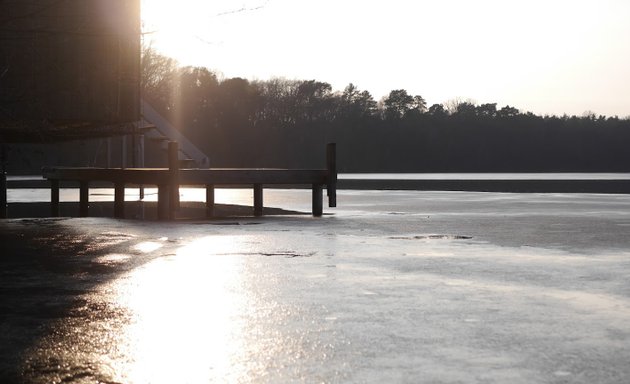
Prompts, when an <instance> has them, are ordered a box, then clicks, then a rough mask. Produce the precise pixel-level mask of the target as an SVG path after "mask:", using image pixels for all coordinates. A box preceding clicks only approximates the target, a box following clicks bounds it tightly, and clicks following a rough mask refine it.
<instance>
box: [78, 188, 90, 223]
mask: <svg viewBox="0 0 630 384" xmlns="http://www.w3.org/2000/svg"><path fill="white" fill-rule="evenodd" d="M89 199H90V189H89V182H87V181H81V182H80V183H79V216H80V217H88V215H89V207H90V202H89Z"/></svg>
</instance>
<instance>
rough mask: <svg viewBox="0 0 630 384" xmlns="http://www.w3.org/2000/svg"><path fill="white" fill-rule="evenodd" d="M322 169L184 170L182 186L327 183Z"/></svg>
mask: <svg viewBox="0 0 630 384" xmlns="http://www.w3.org/2000/svg"><path fill="white" fill-rule="evenodd" d="M327 174H328V172H327V171H326V170H322V169H310V170H309V169H297V170H296V169H264V168H263V169H248V168H239V169H229V168H225V169H216V168H212V169H182V170H180V183H181V184H191V185H194V184H197V185H206V184H215V185H219V184H304V185H309V184H313V183H321V184H325V183H326V178H327Z"/></svg>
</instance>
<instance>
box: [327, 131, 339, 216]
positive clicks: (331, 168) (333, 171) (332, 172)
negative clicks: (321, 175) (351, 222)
mask: <svg viewBox="0 0 630 384" xmlns="http://www.w3.org/2000/svg"><path fill="white" fill-rule="evenodd" d="M326 170H327V171H328V176H327V179H328V180H327V182H326V191H327V194H328V206H329V207H336V206H337V144H335V143H329V144H328V145H326Z"/></svg>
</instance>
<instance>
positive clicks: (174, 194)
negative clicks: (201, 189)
mask: <svg viewBox="0 0 630 384" xmlns="http://www.w3.org/2000/svg"><path fill="white" fill-rule="evenodd" d="M178 152H179V147H178V145H177V142H176V141H169V143H168V168H169V185H170V188H169V199H168V202H169V204H168V205H169V207H168V217H169V219H171V220H174V219H175V210H176V209H177V208H179V155H178Z"/></svg>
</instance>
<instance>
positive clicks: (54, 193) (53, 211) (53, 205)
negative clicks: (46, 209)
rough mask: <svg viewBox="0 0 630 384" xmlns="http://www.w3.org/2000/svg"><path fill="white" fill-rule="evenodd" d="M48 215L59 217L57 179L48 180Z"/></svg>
mask: <svg viewBox="0 0 630 384" xmlns="http://www.w3.org/2000/svg"><path fill="white" fill-rule="evenodd" d="M50 216H52V217H59V180H50Z"/></svg>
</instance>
